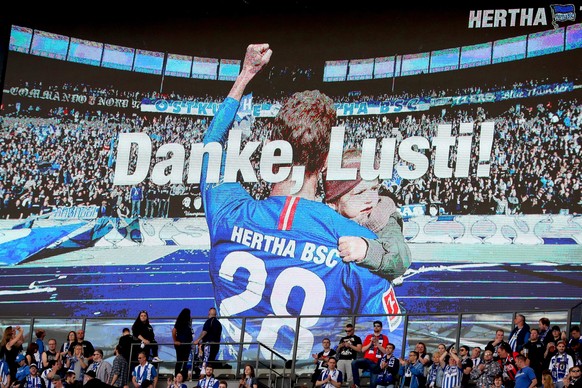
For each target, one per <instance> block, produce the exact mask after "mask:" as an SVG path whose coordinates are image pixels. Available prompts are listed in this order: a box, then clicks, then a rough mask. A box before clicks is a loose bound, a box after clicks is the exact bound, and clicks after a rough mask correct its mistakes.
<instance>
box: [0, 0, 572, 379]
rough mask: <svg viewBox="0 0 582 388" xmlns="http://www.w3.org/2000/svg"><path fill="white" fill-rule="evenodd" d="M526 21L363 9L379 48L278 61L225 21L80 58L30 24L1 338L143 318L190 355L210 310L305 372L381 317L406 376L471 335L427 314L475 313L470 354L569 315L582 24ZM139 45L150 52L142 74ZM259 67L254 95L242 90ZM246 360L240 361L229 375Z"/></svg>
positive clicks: (4, 177)
mask: <svg viewBox="0 0 582 388" xmlns="http://www.w3.org/2000/svg"><path fill="white" fill-rule="evenodd" d="M512 3H514V1H512ZM521 3H522V4H515V5H509V4H508V5H507V8H504V9H494V10H492V9H490V8H491V7H490V6H487V7H480V6H479V5H478V4H471V5H462V6H461V7H462V9H460V10H459V12H451V13H448V12H440V11H437V10H432V9H431V10H429V9H427V10H418V9H414V10H405V9H404V8H403V9H398V10H396V9H393V10H390V11H389V12H386V13H383V12H380V10H378V12H377V14H378V15H381V16H382V17H381V18H379V19H378V18H376V17H375V16H374V15H370V14H368V15H367V16H366V17H362V18H358V17H355V12H356V11H353V13H352V12H350V13H349V14H348V15H347V16H349V23H350V25H353V27H360V23H363V24H362V25H361V27H362V28H364V27H365V29H366V31H374V33H373V34H371V33H369V32H368V33H366V34H365V36H360V35H359V33H358V32H357V31H358V30H361V29H360V28H354V29H353V31H352V30H351V29H350V33H349V34H346V33H345V29H346V28H345V26H346V23H335V22H334V20H335V19H334V18H332V17H322V18H320V19H318V20H315V21H314V20H310V22H309V23H305V25H303V24H302V25H301V26H297V31H295V30H294V29H292V30H291V31H285V32H281V31H279V30H277V28H271V27H269V26H264V27H261V28H264V30H261V33H265V34H266V36H267V37H269V42H268V44H269V49H271V50H272V55H271V53H270V52H269V51H268V49H267V47H266V46H261V45H258V46H251V47H250V48H249V49H248V52H247V51H245V50H246V48H247V47H248V46H249V44H251V43H256V42H248V41H246V40H245V39H246V37H248V36H256V35H255V34H254V33H255V32H256V31H253V29H257V28H259V27H257V25H256V23H243V24H244V25H242V26H240V29H241V30H244V31H241V33H240V34H231V35H232V36H229V37H228V39H227V38H226V37H225V35H224V33H223V32H224V31H222V29H224V26H220V25H218V24H219V23H218V24H217V25H216V26H208V25H207V24H204V23H201V24H203V25H199V24H196V23H195V25H193V26H191V28H189V29H186V30H188V31H191V32H188V33H184V34H177V33H176V30H175V29H174V25H173V24H172V22H169V23H168V25H167V28H163V27H162V25H160V26H157V27H156V28H155V29H151V28H149V27H148V28H140V31H141V30H142V29H143V30H144V31H145V32H144V35H143V36H142V35H140V37H139V39H138V37H135V39H134V34H133V33H131V29H130V30H129V32H128V31H125V30H124V27H125V26H124V25H123V24H122V23H120V26H119V30H118V29H117V28H116V29H115V30H111V29H110V28H106V29H103V28H94V29H93V28H88V27H87V26H84V28H85V29H86V31H85V33H84V34H83V37H82V39H81V37H80V36H77V35H75V34H76V31H77V32H78V30H77V29H75V28H72V27H71V26H70V25H69V24H68V23H64V24H63V25H55V26H54V30H52V31H51V30H50V29H49V28H48V26H47V25H46V24H44V23H43V24H42V25H43V26H44V27H43V28H46V29H47V30H48V31H40V30H39V31H37V28H38V26H35V25H32V23H33V21H31V25H30V26H19V25H14V26H13V27H12V30H11V36H10V45H9V47H10V48H9V51H8V55H7V58H6V59H7V60H6V69H5V70H6V71H5V77H4V87H3V91H4V93H3V95H2V106H1V111H0V128H1V131H2V132H1V133H2V136H1V137H0V195H1V197H2V201H1V203H0V276H1V277H2V282H1V284H0V305H1V306H2V309H0V318H5V317H38V316H41V317H54V318H67V319H81V318H87V317H90V318H94V319H98V320H100V319H103V320H123V319H126V320H133V319H134V318H135V317H136V316H138V315H139V314H140V312H141V311H142V310H147V312H148V314H149V316H150V317H152V318H155V317H159V318H160V319H165V320H166V321H164V323H160V326H158V327H159V328H160V330H166V332H164V333H165V334H163V335H160V338H158V337H156V339H157V340H158V342H160V343H161V342H163V341H164V340H167V341H166V342H167V343H171V342H172V340H171V334H170V330H171V326H172V325H171V324H169V323H168V322H169V320H172V323H173V318H174V317H175V316H177V315H178V314H179V312H180V311H181V310H182V309H183V308H185V307H188V308H190V309H191V312H192V315H193V316H195V317H206V316H207V314H208V309H209V307H211V306H212V307H216V308H217V310H218V316H219V319H220V322H221V323H222V324H223V332H222V337H221V339H222V340H223V341H224V342H229V343H235V342H245V343H246V344H247V345H245V348H244V357H247V356H248V359H251V358H252V352H253V351H257V349H258V348H259V346H258V343H259V342H260V343H261V344H264V345H266V346H268V347H270V348H272V349H273V350H275V351H276V352H278V353H279V354H281V355H283V356H284V357H285V359H286V360H295V361H296V362H297V363H298V364H301V365H302V366H305V367H306V368H308V369H312V366H313V358H312V355H313V354H314V353H318V352H319V351H320V349H321V343H322V340H323V339H324V338H327V337H330V336H331V337H332V338H333V340H332V342H333V344H334V346H335V343H337V340H339V337H341V336H343V333H341V331H343V330H341V329H343V328H344V326H345V324H346V323H348V322H354V323H355V324H356V326H357V330H358V332H359V333H360V334H362V337H363V335H364V333H365V332H367V331H368V330H371V328H372V327H373V324H372V323H373V322H374V321H376V320H380V321H381V322H383V328H382V331H383V333H385V334H387V335H388V336H389V338H390V342H392V343H395V344H397V354H398V355H400V354H407V353H406V351H407V350H410V348H411V346H410V345H409V343H410V340H409V338H412V337H411V336H415V335H419V336H420V338H423V337H422V336H421V335H426V336H428V337H430V341H431V342H430V345H431V347H432V346H435V347H436V345H437V344H438V343H441V342H442V343H452V342H455V341H456V340H457V339H458V337H459V335H460V333H451V332H450V330H449V328H450V325H449V326H446V325H445V324H442V325H439V323H438V322H437V323H435V322H436V321H438V319H436V318H435V319H433V318H427V316H422V315H423V314H427V315H431V314H432V315H431V317H432V316H437V315H438V316H442V317H444V318H443V321H444V320H446V321H447V322H453V325H456V324H457V322H458V317H457V315H456V314H465V315H469V316H472V317H473V318H474V322H471V323H470V324H466V325H464V330H465V329H466V332H464V333H463V336H465V337H464V338H465V339H466V340H467V341H468V343H469V342H470V343H471V344H474V345H476V346H477V345H482V347H484V345H485V344H484V343H482V342H483V339H484V338H488V337H489V336H490V334H491V328H492V323H491V322H490V321H487V320H486V319H485V318H483V316H482V315H479V314H480V313H486V314H503V313H507V312H508V311H510V312H519V311H536V312H539V316H538V315H536V314H534V316H532V317H528V319H529V318H531V320H533V321H535V320H537V319H539V318H541V317H542V316H544V315H545V314H546V313H551V312H555V311H557V310H560V311H571V309H574V308H575V307H576V306H579V304H580V303H581V297H580V295H582V292H581V291H582V286H581V284H580V278H581V275H582V216H581V214H582V197H581V193H582V190H581V187H580V185H581V183H580V181H581V177H582V172H581V167H582V163H581V160H580V155H581V150H582V136H581V128H582V81H581V79H580V63H582V61H581V59H582V55H581V54H582V24H581V21H582V18H581V16H580V14H579V13H577V12H576V10H577V9H578V8H579V7H567V6H561V7H557V6H550V5H547V6H541V7H534V6H531V5H528V3H527V2H521ZM469 7H471V8H469ZM443 11H444V10H443ZM408 12H412V13H411V14H409V13H408ZM273 17H275V16H273ZM306 17H307V16H306ZM243 19H244V18H243V17H242V16H241V21H243ZM75 20H76V19H75ZM322 20H324V21H326V22H325V25H321V24H320V23H323V22H322ZM360 20H361V22H360ZM275 25H283V24H282V23H275ZM142 27H143V26H142ZM105 30H107V31H108V32H110V33H119V34H120V36H123V37H124V38H126V39H124V40H123V41H125V42H127V43H126V44H125V46H119V45H118V43H115V42H118V40H117V39H113V38H111V36H110V35H104V34H103V31H105ZM148 31H149V32H151V36H150V35H148V33H147V32H148ZM322 31H323V32H325V33H322ZM242 32H249V33H248V34H247V33H242ZM251 32H252V34H251ZM296 34H297V35H296ZM305 34H308V35H305ZM306 36H309V39H305V37H306ZM200 37H204V39H200ZM387 37H389V39H388V38H387ZM83 42H94V44H87V43H83ZM70 43H74V44H70ZM364 43H365V44H364ZM71 47H73V48H74V49H75V52H71ZM241 48H242V49H241ZM57 49H58V51H57ZM97 49H101V50H102V51H101V52H97V53H95V52H94V51H95V50H97ZM146 49H147V52H155V53H157V55H156V56H154V57H145V56H142V57H141V60H142V61H144V63H142V64H141V66H139V67H138V68H137V70H138V71H135V70H136V69H134V63H135V60H136V58H134V55H135V53H138V54H139V53H142V54H143V53H145V52H146ZM51 50H52V51H51ZM83 50H85V51H83ZM162 54H163V55H162ZM166 54H167V55H166ZM245 55H249V56H251V59H253V60H250V61H246V65H245ZM89 56H90V58H92V60H91V61H80V60H79V59H80V58H85V57H87V58H88V57H89ZM148 58H149V60H151V61H153V62H151V63H150V62H148ZM168 58H170V59H172V60H173V61H172V62H171V64H170V67H171V69H170V72H169V73H164V70H167V65H168V63H167V61H166V60H167V59H168ZM196 58H198V59H196ZM200 58H207V59H209V60H208V61H201V60H200ZM105 59H106V61H105ZM154 60H155V61H154ZM162 62H163V63H162ZM205 64H208V66H205ZM219 64H220V69H219V67H218V66H219ZM249 64H252V66H253V67H252V69H253V71H252V74H253V76H252V77H251V78H252V81H251V82H249V83H248V85H247V84H246V81H248V79H246V78H245V77H241V78H239V79H238V80H237V81H236V82H234V81H233V79H234V78H236V77H237V74H235V73H236V72H237V71H238V72H241V71H242V73H240V74H242V75H243V76H247V77H249V73H248V72H245V70H248V68H245V66H247V67H248V66H250V65H249ZM154 65H155V69H153V68H154ZM223 65H230V66H224V67H223ZM150 68H151V69H150ZM258 68H260V71H258V72H255V70H258ZM140 69H141V71H140ZM148 69H149V70H155V71H143V70H148ZM241 69H242V70H241ZM219 71H220V72H221V73H220V74H219ZM195 74H203V75H205V77H204V78H205V79H200V78H196V77H195ZM242 86H246V88H244V90H241V89H242ZM228 96H230V97H228ZM239 99H240V101H239ZM407 313H408V314H410V315H411V316H421V318H419V319H418V321H416V322H415V321H414V319H413V318H411V319H410V320H408V319H403V314H407ZM451 317H452V318H451ZM471 319H472V318H471ZM510 321H511V319H510ZM198 323H199V322H198ZM405 325H408V326H407V327H405ZM198 326H200V325H198ZM508 326H511V322H509V323H508ZM158 327H156V330H157V329H158ZM168 328H169V329H168ZM197 329H201V328H199V327H197ZM95 330H97V329H95ZM330 331H333V332H330ZM336 331H337V332H336ZM418 333H420V334H418ZM108 334H109V335H110V333H108ZM491 337H492V336H491ZM116 338H117V337H116ZM296 344H297V345H296ZM161 349H163V348H161ZM163 351H164V352H168V349H166V350H163ZM169 352H170V354H169V355H168V354H166V355H163V356H162V358H163V359H172V357H173V349H171V347H170V350H169ZM261 352H263V355H264V356H267V353H265V351H264V350H261ZM238 357H239V354H238V348H236V347H234V346H224V347H221V349H220V355H219V358H220V359H222V360H236V359H237V358H238Z"/></svg>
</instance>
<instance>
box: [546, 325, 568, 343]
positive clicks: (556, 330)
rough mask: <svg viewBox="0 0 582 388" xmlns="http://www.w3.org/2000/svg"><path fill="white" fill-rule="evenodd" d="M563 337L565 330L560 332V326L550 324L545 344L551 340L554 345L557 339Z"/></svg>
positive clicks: (564, 336)
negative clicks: (550, 327)
mask: <svg viewBox="0 0 582 388" xmlns="http://www.w3.org/2000/svg"><path fill="white" fill-rule="evenodd" d="M565 339H566V334H565V332H564V333H562V330H561V329H560V326H558V325H554V326H552V331H551V332H550V333H549V334H548V335H547V336H546V344H548V343H550V342H553V343H554V345H556V344H557V343H558V341H560V340H565Z"/></svg>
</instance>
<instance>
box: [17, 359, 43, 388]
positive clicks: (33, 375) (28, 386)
mask: <svg viewBox="0 0 582 388" xmlns="http://www.w3.org/2000/svg"><path fill="white" fill-rule="evenodd" d="M29 370H30V374H29V375H28V376H26V380H25V381H24V384H23V385H21V387H22V388H44V387H43V383H42V378H41V377H40V375H39V374H38V366H36V364H32V365H30V367H29Z"/></svg>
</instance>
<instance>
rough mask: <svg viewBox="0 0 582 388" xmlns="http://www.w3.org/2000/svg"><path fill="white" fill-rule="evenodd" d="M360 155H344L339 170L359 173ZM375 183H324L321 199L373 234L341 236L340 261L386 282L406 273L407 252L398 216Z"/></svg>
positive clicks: (360, 178)
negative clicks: (369, 272)
mask: <svg viewBox="0 0 582 388" xmlns="http://www.w3.org/2000/svg"><path fill="white" fill-rule="evenodd" d="M360 159H361V153H360V152H359V151H357V150H347V151H345V152H344V155H343V158H342V161H343V168H355V169H358V170H360ZM379 188H380V186H379V182H378V180H377V179H374V180H363V179H362V177H361V175H360V172H359V171H358V172H357V175H356V179H355V180H351V181H345V180H328V179H326V180H325V182H324V191H325V198H324V202H325V203H327V204H328V205H329V206H330V207H331V208H332V209H334V210H335V211H337V212H338V213H339V214H341V215H342V216H344V217H347V218H349V219H351V220H353V221H356V222H357V223H359V224H360V225H362V226H365V227H366V228H368V229H370V230H371V231H372V232H374V233H376V234H377V236H378V238H377V239H370V238H365V237H355V236H343V237H340V239H339V251H340V256H341V257H342V260H343V261H344V262H354V263H355V264H357V265H359V266H362V267H365V268H368V269H370V271H372V272H375V273H377V274H379V275H381V276H383V277H386V278H387V279H389V280H393V279H394V278H397V277H398V276H401V275H403V274H404V272H406V270H407V269H408V267H409V266H410V260H411V253H410V248H409V247H408V245H407V244H406V240H405V239H404V234H403V233H402V229H403V228H402V216H401V215H400V213H399V212H398V209H397V207H396V203H395V202H394V200H393V199H392V198H391V197H390V196H388V195H379Z"/></svg>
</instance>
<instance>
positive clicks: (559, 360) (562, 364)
mask: <svg viewBox="0 0 582 388" xmlns="http://www.w3.org/2000/svg"><path fill="white" fill-rule="evenodd" d="M556 350H557V351H558V352H557V353H556V354H555V355H554V356H553V357H552V359H551V360H550V365H549V368H548V369H549V370H550V372H551V373H552V381H553V382H554V385H555V386H556V387H555V388H563V387H564V381H563V380H564V377H565V376H566V375H567V374H568V371H569V370H570V368H572V367H573V366H574V360H573V359H572V356H570V355H569V354H568V353H566V341H564V340H560V341H558V343H557V344H556Z"/></svg>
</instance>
